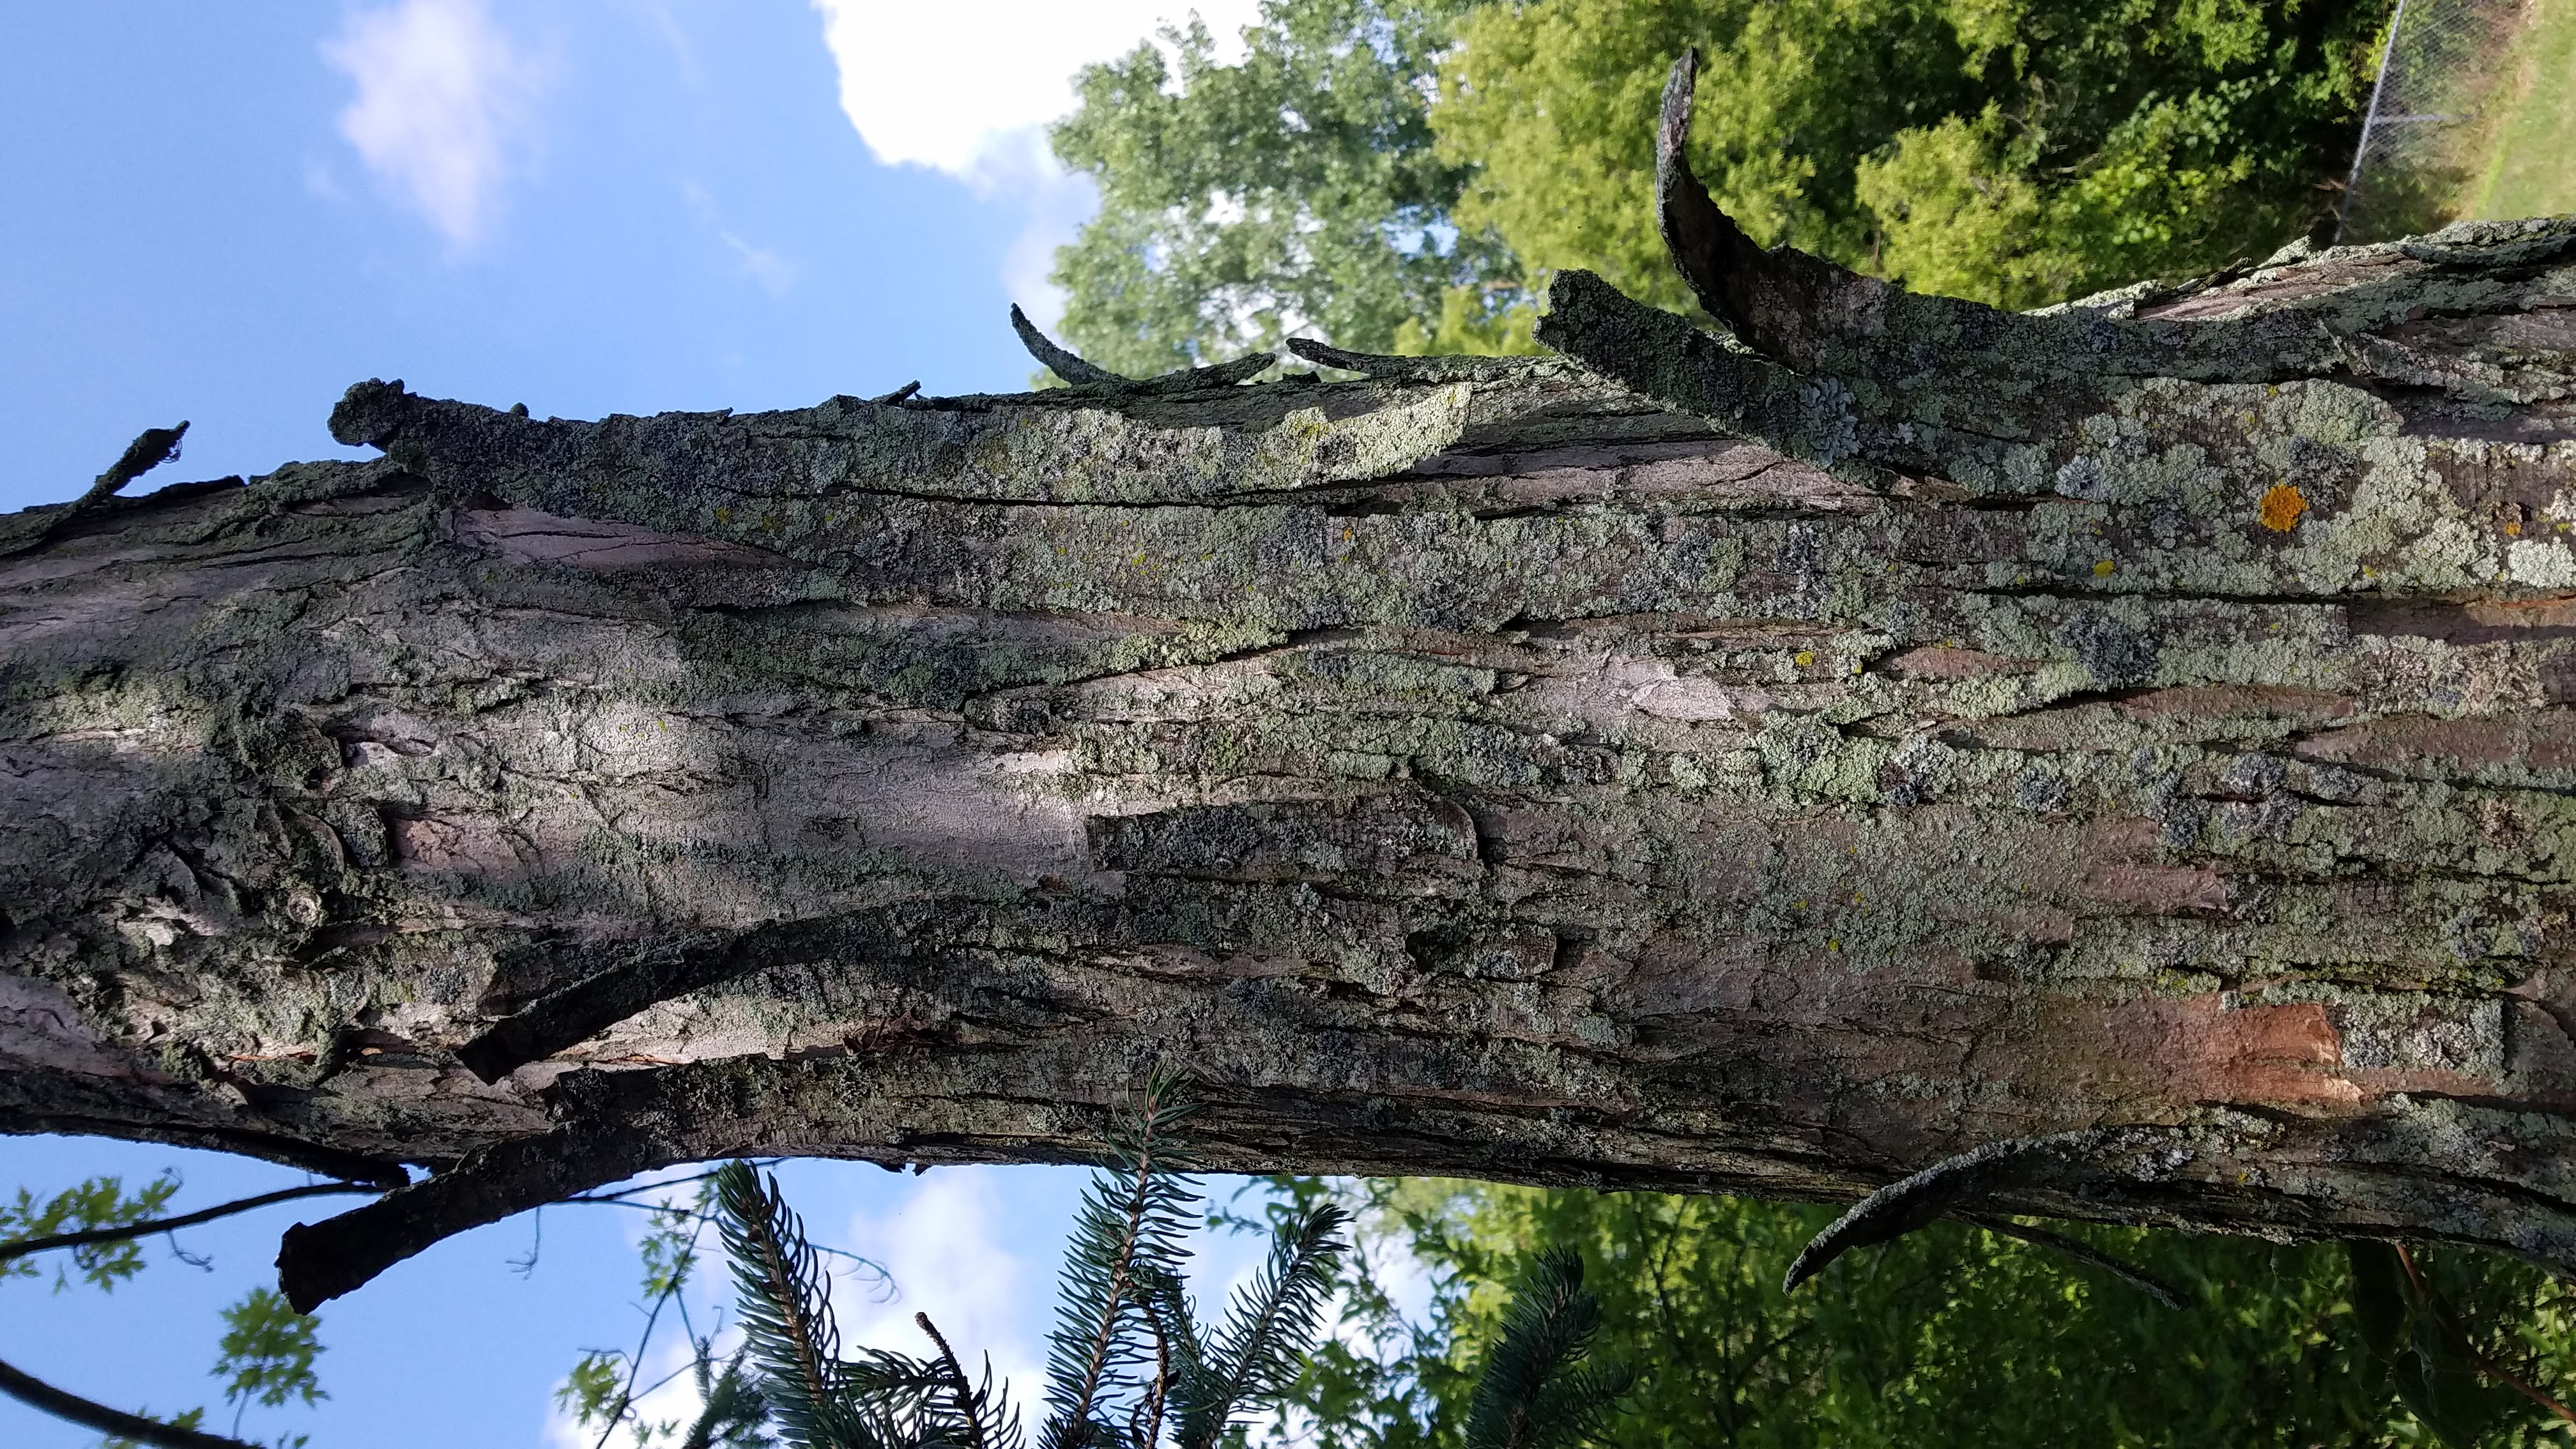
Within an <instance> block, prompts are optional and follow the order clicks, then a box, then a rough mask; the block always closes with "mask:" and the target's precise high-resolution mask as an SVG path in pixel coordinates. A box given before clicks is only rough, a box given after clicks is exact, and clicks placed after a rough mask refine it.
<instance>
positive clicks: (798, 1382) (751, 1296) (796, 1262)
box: [715, 1162, 875, 1449]
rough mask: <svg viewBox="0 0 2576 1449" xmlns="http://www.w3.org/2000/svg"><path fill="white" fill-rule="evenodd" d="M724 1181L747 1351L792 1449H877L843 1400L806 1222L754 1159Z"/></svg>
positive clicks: (720, 1176) (730, 1166)
mask: <svg viewBox="0 0 2576 1449" xmlns="http://www.w3.org/2000/svg"><path fill="white" fill-rule="evenodd" d="M715 1185H716V1200H717V1204H718V1207H719V1209H720V1210H721V1214H722V1216H721V1219H720V1221H719V1223H718V1231H719V1232H720V1233H721V1234H722V1236H723V1239H724V1248H725V1256H726V1257H727V1258H728V1259H730V1260H731V1261H732V1263H733V1272H734V1285H735V1289H736V1294H737V1299H738V1302H739V1309H738V1312H739V1314H740V1317H741V1322H742V1330H743V1343H744V1349H745V1352H746V1353H747V1354H748V1355H749V1357H750V1359H751V1361H752V1363H753V1364H754V1365H755V1366H756V1367H757V1368H758V1369H759V1371H760V1376H761V1397H762V1398H763V1399H764V1400H766V1401H767V1402H768V1405H769V1411H770V1414H771V1416H772V1417H773V1418H775V1419H776V1420H777V1422H778V1426H779V1428H780V1430H781V1432H782V1433H783V1434H784V1435H785V1436H786V1439H787V1442H788V1444H789V1445H790V1446H792V1449H874V1446H875V1436H873V1435H869V1434H867V1433H866V1428H865V1426H864V1425H863V1424H862V1423H861V1422H860V1419H859V1416H858V1415H857V1414H854V1413H852V1412H851V1411H850V1406H849V1405H847V1404H846V1403H845V1402H844V1400H843V1394H842V1387H843V1384H842V1380H843V1378H844V1375H845V1367H846V1366H845V1365H843V1364H842V1363H841V1362H840V1357H839V1347H840V1332H839V1329H838V1328H837V1327H836V1326H835V1325H834V1323H833V1321H832V1305H831V1299H830V1297H829V1295H828V1294H827V1293H826V1292H825V1290H824V1285H823V1281H822V1271H821V1267H820V1263H819V1260H818V1259H817V1257H816V1255H815V1252H814V1249H813V1248H812V1247H811V1246H810V1245H809V1244H807V1242H806V1241H805V1226H804V1224H803V1223H802V1222H801V1221H799V1220H798V1218H797V1216H796V1214H795V1213H794V1212H793V1211H791V1210H789V1208H788V1206H787V1203H786V1200H785V1199H784V1198H783V1197H782V1196H781V1195H780V1194H779V1191H778V1184H777V1181H776V1180H775V1179H768V1180H766V1181H764V1179H763V1176H762V1174H759V1173H756V1172H754V1171H753V1170H752V1168H751V1167H750V1165H749V1164H747V1163H740V1162H733V1163H727V1164H726V1165H725V1166H724V1167H723V1168H721V1169H719V1170H718V1171H717V1173H716V1176H715Z"/></svg>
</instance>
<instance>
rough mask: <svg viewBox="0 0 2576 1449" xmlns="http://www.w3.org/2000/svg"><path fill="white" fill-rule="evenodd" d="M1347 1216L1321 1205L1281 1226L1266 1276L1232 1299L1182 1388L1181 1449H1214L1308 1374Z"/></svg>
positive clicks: (1341, 1248)
mask: <svg viewBox="0 0 2576 1449" xmlns="http://www.w3.org/2000/svg"><path fill="white" fill-rule="evenodd" d="M1349 1220H1350V1215H1349V1214H1348V1213H1347V1212H1345V1211H1343V1210H1342V1208H1341V1207H1340V1206H1338V1205H1336V1204H1333V1203H1321V1204H1318V1205H1316V1206H1315V1207H1313V1208H1311V1209H1309V1210H1308V1211H1307V1212H1305V1213H1304V1214H1302V1215H1300V1216H1299V1217H1297V1218H1295V1219H1292V1220H1291V1221H1289V1222H1286V1223H1282V1224H1281V1225H1280V1227H1279V1230H1278V1233H1277V1235H1276V1236H1275V1237H1273V1238H1272V1240H1271V1245H1270V1261H1269V1263H1268V1264H1267V1265H1266V1266H1265V1267H1264V1268H1263V1270H1262V1273H1261V1276H1260V1277H1258V1278H1256V1279H1254V1280H1253V1282H1252V1283H1251V1284H1250V1285H1249V1286H1248V1287H1246V1288H1244V1289H1242V1290H1240V1291H1238V1292H1237V1293H1236V1294H1235V1297H1234V1302H1233V1303H1232V1305H1230V1307H1229V1309H1228V1312H1227V1314H1226V1319H1225V1323H1224V1324H1223V1326H1222V1327H1220V1328H1219V1329H1218V1330H1217V1333H1216V1336H1215V1338H1214V1340H1213V1341H1212V1342H1210V1343H1209V1344H1208V1345H1207V1348H1206V1350H1205V1351H1204V1352H1197V1351H1195V1350H1194V1352H1193V1354H1192V1369H1193V1372H1192V1373H1191V1374H1190V1376H1189V1377H1187V1378H1185V1379H1184V1380H1183V1381H1182V1383H1181V1395H1182V1397H1181V1405H1180V1410H1181V1412H1180V1423H1179V1432H1178V1438H1179V1440H1180V1444H1181V1449H1213V1446H1214V1445H1215V1444H1216V1442H1217V1441H1218V1440H1219V1439H1221V1438H1223V1437H1224V1435H1225V1432H1226V1430H1227V1429H1229V1428H1231V1427H1232V1426H1233V1425H1234V1423H1235V1421H1236V1420H1237V1419H1238V1418H1239V1417H1241V1416H1243V1415H1245V1414H1248V1413H1257V1412H1259V1411H1260V1410H1262V1409H1264V1408H1266V1407H1268V1406H1269V1405H1271V1404H1273V1403H1276V1402H1277V1401H1278V1399H1279V1398H1280V1396H1281V1395H1283V1394H1285V1393H1286V1392H1287V1391H1288V1388H1289V1385H1291V1384H1292V1383H1294V1382H1295V1380H1296V1378H1297V1374H1298V1371H1299V1370H1300V1369H1301V1368H1303V1367H1304V1365H1305V1361H1306V1354H1307V1351H1308V1350H1309V1349H1310V1348H1312V1347H1313V1345H1314V1341H1315V1327H1316V1320H1317V1317H1318V1315H1319V1314H1320V1313H1321V1312H1322V1310H1323V1306H1324V1300H1325V1299H1327V1298H1328V1297H1330V1296H1331V1295H1332V1291H1333V1280H1334V1275H1335V1273H1336V1270H1338V1269H1339V1268H1340V1266H1341V1261H1342V1254H1343V1252H1344V1251H1345V1250H1346V1249H1347V1246H1348V1245H1347V1243H1346V1242H1345V1241H1344V1239H1343V1237H1342V1229H1343V1227H1344V1226H1345V1225H1346V1224H1347V1223H1348V1222H1349Z"/></svg>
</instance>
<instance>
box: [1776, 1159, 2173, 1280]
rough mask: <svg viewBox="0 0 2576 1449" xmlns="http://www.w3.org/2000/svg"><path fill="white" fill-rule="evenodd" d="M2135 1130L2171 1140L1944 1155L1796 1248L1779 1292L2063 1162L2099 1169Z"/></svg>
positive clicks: (2047, 1172)
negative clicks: (2149, 1138)
mask: <svg viewBox="0 0 2576 1449" xmlns="http://www.w3.org/2000/svg"><path fill="white" fill-rule="evenodd" d="M2142 1131H2143V1132H2145V1133H2148V1134H2151V1135H2170V1132H2171V1129H2163V1128H2149V1129H2136V1128H2128V1129H2111V1128H2099V1127H2096V1128H2088V1129H2086V1130H2084V1131H2080V1132H2052V1133H2049V1134H2048V1135H2046V1136H2042V1137H2016V1138H2012V1139H2010V1140H2008V1141H2003V1142H1989V1143H1987V1144H1985V1145H1984V1146H1982V1147H1977V1148H1972V1149H1970V1150H1969V1151H1966V1152H1962V1153H1960V1154H1959V1155H1957V1156H1955V1157H1945V1158H1943V1159H1942V1160H1940V1161H1939V1162H1936V1163H1933V1164H1932V1165H1931V1166H1930V1167H1927V1168H1925V1169H1923V1170H1922V1171H1921V1172H1917V1173H1914V1174H1912V1175H1910V1176H1907V1177H1901V1178H1898V1179H1897V1180H1896V1181H1894V1182H1891V1183H1889V1184H1888V1185H1887V1186H1885V1187H1882V1188H1880V1189H1879V1190H1878V1191H1876V1192H1874V1193H1871V1194H1870V1195H1869V1196H1867V1197H1865V1198H1862V1199H1861V1200H1860V1201H1859V1202H1857V1203H1854V1204H1853V1205H1852V1208H1851V1211H1849V1212H1847V1213H1844V1214H1843V1215H1842V1216H1841V1217H1838V1218H1836V1219H1834V1220H1833V1222H1832V1223H1830V1224H1828V1225H1827V1226H1826V1228H1825V1230H1824V1231H1823V1232H1821V1233H1818V1234H1816V1236H1815V1237H1814V1239H1813V1240H1811V1241H1810V1242H1809V1243H1808V1244H1807V1246H1806V1247H1804V1248H1802V1249H1800V1250H1799V1252H1798V1257H1797V1261H1795V1262H1793V1263H1791V1264H1790V1265H1789V1275H1788V1277H1787V1278H1786V1279H1785V1280H1784V1281H1783V1282H1782V1283H1781V1285H1780V1291H1782V1292H1784V1293H1786V1292H1791V1291H1794V1290H1795V1289H1796V1288H1797V1286H1798V1285H1799V1284H1801V1283H1804V1282H1806V1281H1807V1280H1808V1279H1810V1278H1813V1277H1814V1276H1816V1275H1817V1274H1818V1273H1821V1272H1823V1271H1824V1270H1825V1269H1826V1267H1827V1266H1828V1265H1830V1264H1831V1263H1832V1262H1833V1261H1834V1260H1835V1259H1836V1258H1839V1257H1841V1256H1842V1255H1843V1254H1845V1253H1848V1252H1850V1251H1851V1250H1852V1249H1854V1248H1865V1247H1868V1246H1869V1245H1871V1244H1873V1243H1886V1242H1893V1241H1894V1240H1896V1239H1898V1238H1901V1237H1904V1236H1905V1235H1906V1234H1907V1233H1910V1232H1913V1231H1914V1230H1915V1229H1917V1228H1921V1227H1926V1226H1929V1225H1930V1224H1931V1223H1933V1222H1935V1221H1938V1220H1939V1219H1941V1218H1944V1217H1947V1216H1949V1215H1950V1213H1951V1212H1952V1210H1953V1209H1955V1208H1957V1207H1959V1206H1960V1205H1961V1204H1962V1203H1963V1202H1966V1201H1970V1200H1972V1199H1974V1200H1982V1199H1984V1198H1986V1197H1988V1196H1991V1195H1992V1194H1993V1193H1994V1191H1995V1190H1996V1189H1998V1188H2006V1187H2018V1186H2027V1185H2029V1184H2031V1183H2033V1182H2035V1181H2038V1180H2040V1179H2041V1178H2044V1177H2047V1176H2050V1175H2051V1174H2052V1171H2053V1170H2054V1169H2058V1168H2063V1167H2066V1166H2069V1165H2074V1166H2082V1167H2090V1168H2093V1169H2095V1170H2096V1171H2098V1170H2099V1169H2100V1168H2101V1167H2102V1166H2103V1165H2104V1160H2105V1159H2106V1158H2108V1157H2109V1156H2110V1155H2111V1154H2112V1153H2114V1152H2115V1151H2117V1150H2118V1149H2120V1148H2122V1147H2124V1146H2129V1145H2134V1144H2135V1142H2136V1141H2137V1140H2138V1139H2139V1137H2140V1134H2141V1132H2142Z"/></svg>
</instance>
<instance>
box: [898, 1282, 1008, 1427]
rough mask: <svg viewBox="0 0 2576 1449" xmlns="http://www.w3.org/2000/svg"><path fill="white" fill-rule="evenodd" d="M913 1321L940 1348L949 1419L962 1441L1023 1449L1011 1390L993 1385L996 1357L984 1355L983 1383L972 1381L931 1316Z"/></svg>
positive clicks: (917, 1317) (940, 1365)
mask: <svg viewBox="0 0 2576 1449" xmlns="http://www.w3.org/2000/svg"><path fill="white" fill-rule="evenodd" d="M912 1321H913V1322H914V1323H916V1324H919V1325H920V1326H921V1331H922V1332H923V1333H925V1334H927V1335H929V1338H930V1341H931V1342H932V1343H933V1344H936V1345H937V1346H938V1348H939V1357H938V1359H937V1360H935V1362H936V1364H937V1366H938V1369H939V1373H940V1376H941V1380H942V1389H943V1392H944V1393H945V1394H946V1396H947V1400H948V1410H947V1417H948V1418H949V1419H951V1420H952V1421H953V1422H954V1424H955V1426H956V1428H957V1430H958V1431H959V1432H960V1437H961V1439H962V1442H963V1443H965V1444H966V1445H967V1446H968V1449H1019V1446H1020V1443H1021V1434H1020V1420H1019V1416H1018V1415H1017V1414H1015V1413H1013V1412H1012V1411H1011V1407H1010V1396H1009V1393H1008V1391H1007V1390H1006V1389H1004V1390H997V1389H995V1388H994V1386H993V1356H992V1355H991V1354H986V1355H985V1356H984V1377H983V1380H982V1381H981V1382H980V1383H974V1382H970V1381H969V1380H968V1379H967V1377H966V1367H965V1365H964V1364H962V1363H960V1362H959V1361H958V1359H957V1351H956V1350H955V1349H953V1348H950V1347H949V1346H948V1336H947V1335H946V1334H943V1333H941V1332H940V1331H939V1325H937V1324H935V1323H933V1322H931V1321H930V1315H929V1314H927V1313H915V1314H914V1315H912Z"/></svg>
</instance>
